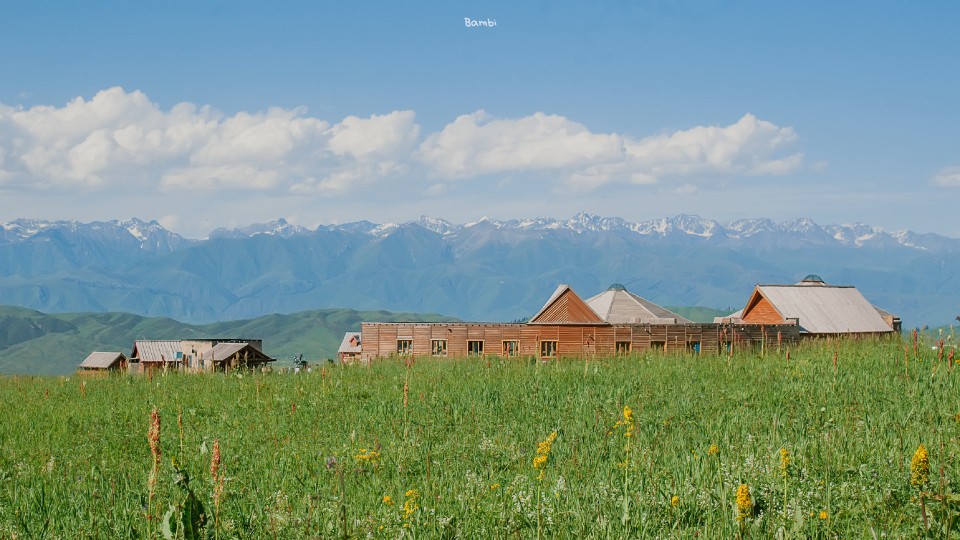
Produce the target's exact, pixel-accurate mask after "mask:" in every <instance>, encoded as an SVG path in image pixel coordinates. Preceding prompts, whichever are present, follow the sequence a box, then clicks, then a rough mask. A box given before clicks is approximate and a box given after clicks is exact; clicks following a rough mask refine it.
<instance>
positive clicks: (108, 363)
mask: <svg viewBox="0 0 960 540" xmlns="http://www.w3.org/2000/svg"><path fill="white" fill-rule="evenodd" d="M78 369H79V371H80V372H82V373H95V372H100V373H106V372H109V371H123V370H125V369H127V357H126V356H124V355H123V353H122V352H101V351H96V352H92V353H90V356H87V358H86V359H85V360H84V361H83V362H81V363H80V366H79V367H78Z"/></svg>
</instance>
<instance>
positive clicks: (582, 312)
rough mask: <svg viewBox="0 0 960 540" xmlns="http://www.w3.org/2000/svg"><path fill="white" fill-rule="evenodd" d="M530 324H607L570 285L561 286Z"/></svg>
mask: <svg viewBox="0 0 960 540" xmlns="http://www.w3.org/2000/svg"><path fill="white" fill-rule="evenodd" d="M529 324H606V323H605V322H604V320H603V319H601V318H600V316H599V315H597V314H596V312H595V311H593V309H591V308H590V306H588V305H587V304H586V302H584V301H583V299H581V298H580V297H579V296H577V293H575V292H573V289H571V288H570V286H569V285H560V286H558V287H557V290H555V291H553V294H552V295H550V299H549V300H547V303H546V304H544V305H543V307H542V308H540V311H538V312H537V314H536V315H534V316H533V317H532V318H531V319H530V322H529Z"/></svg>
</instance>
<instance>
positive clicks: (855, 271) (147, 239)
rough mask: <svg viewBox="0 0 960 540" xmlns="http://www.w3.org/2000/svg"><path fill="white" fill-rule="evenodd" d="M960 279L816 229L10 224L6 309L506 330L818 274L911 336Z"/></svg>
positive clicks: (948, 241) (890, 246)
mask: <svg viewBox="0 0 960 540" xmlns="http://www.w3.org/2000/svg"><path fill="white" fill-rule="evenodd" d="M957 267H960V239H953V238H948V237H944V236H940V235H936V234H930V233H915V232H912V231H897V232H893V233H888V232H885V231H883V230H882V229H880V228H878V227H873V226H870V225H866V224H852V225H826V226H820V225H817V224H816V223H815V222H814V221H813V220H811V219H808V218H800V219H796V220H789V221H783V222H780V223H776V222H774V221H772V220H769V219H764V218H760V219H740V220H733V221H730V222H728V223H726V224H721V223H719V222H717V221H714V220H709V219H703V218H700V217H697V216H690V215H679V216H674V217H671V218H659V219H654V220H647V221H640V222H630V221H627V220H624V219H621V218H615V217H614V218H610V217H601V216H594V215H590V214H586V213H580V214H577V215H575V216H573V217H571V218H568V219H554V218H521V219H513V220H502V221H501V220H493V219H489V218H484V219H480V220H477V221H474V222H471V223H464V224H454V223H451V222H448V221H445V220H442V219H438V218H430V217H426V216H421V217H420V218H418V219H416V220H411V221H407V222H404V223H382V224H377V223H372V222H369V221H358V222H353V223H346V224H329V225H320V226H318V227H316V228H314V229H308V228H305V227H299V226H296V225H293V224H290V223H288V222H287V221H285V220H282V219H281V220H276V221H273V222H269V223H265V224H253V225H249V226H245V227H241V228H238V229H218V230H215V231H212V232H211V234H210V235H209V236H208V237H207V238H206V239H199V240H197V239H188V238H184V237H182V236H180V235H177V234H176V233H173V232H170V231H167V230H166V229H164V228H163V227H162V226H160V225H159V224H158V223H156V222H144V221H141V220H138V219H135V218H134V219H129V220H122V221H121V220H114V221H107V222H93V223H90V224H82V223H79V222H75V221H54V222H44V221H42V220H26V219H21V220H15V221H13V222H10V223H6V224H3V225H0V304H8V305H18V306H23V307H27V308H31V309H37V310H39V311H42V312H46V313H58V312H82V311H122V312H129V313H136V314H140V315H144V316H168V317H172V318H175V319H178V320H183V321H187V322H192V323H204V322H212V321H218V320H225V319H244V318H253V317H258V316H261V315H264V314H268V313H291V312H297V311H303V310H307V309H320V308H333V307H339V306H350V307H352V308H355V309H365V310H370V309H373V310H378V309H386V310H391V311H416V312H433V313H445V314H448V315H450V316H453V317H457V318H460V319H463V320H477V321H506V320H515V319H517V318H518V317H522V316H523V315H525V314H529V313H533V312H536V310H537V309H539V307H540V306H541V305H542V303H543V299H544V298H546V297H547V296H549V294H550V292H551V291H552V290H553V288H555V287H556V285H557V284H558V283H568V284H570V285H571V286H573V287H574V289H575V290H577V292H578V293H580V294H582V295H584V296H585V297H586V296H591V295H593V294H596V293H597V292H600V291H602V290H604V289H605V288H606V287H607V286H608V285H609V284H610V283H614V282H616V283H623V284H625V285H626V286H627V287H628V288H629V289H630V290H631V291H632V292H634V293H636V294H639V295H640V296H643V297H645V298H648V299H649V300H651V301H653V302H656V303H658V304H661V305H688V306H709V307H716V306H736V307H737V308H739V307H742V304H743V303H744V302H745V301H746V298H747V296H748V295H749V294H750V292H751V291H752V289H753V286H754V285H755V284H757V283H792V282H795V281H797V280H799V279H800V278H802V277H803V276H805V275H807V274H811V273H813V274H819V275H821V276H823V278H824V279H825V280H826V281H827V282H829V283H834V284H844V285H850V284H852V285H856V286H857V287H858V288H859V289H860V290H861V292H863V293H864V295H865V296H866V297H867V298H868V299H869V300H871V302H873V303H874V304H876V305H878V306H880V307H882V308H884V309H886V310H888V311H891V312H893V313H896V314H898V315H900V316H901V317H902V318H903V320H904V325H905V327H909V326H910V325H917V326H920V325H923V324H929V325H931V326H939V325H942V324H945V323H946V322H948V321H952V320H953V318H954V316H955V315H956V313H955V311H956V306H957V305H958V304H960V278H958V276H957V275H956V272H954V271H953V269H955V268H957Z"/></svg>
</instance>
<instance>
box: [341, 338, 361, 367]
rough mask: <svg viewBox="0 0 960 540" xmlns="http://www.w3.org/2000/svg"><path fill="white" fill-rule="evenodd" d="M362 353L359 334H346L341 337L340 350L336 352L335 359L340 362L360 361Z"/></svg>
mask: <svg viewBox="0 0 960 540" xmlns="http://www.w3.org/2000/svg"><path fill="white" fill-rule="evenodd" d="M362 351H363V348H362V346H361V342H360V332H347V333H346V334H344V335H343V340H342V341H341V342H340V348H339V349H338V350H337V359H338V360H339V361H340V362H353V361H355V360H360V355H361V353H362Z"/></svg>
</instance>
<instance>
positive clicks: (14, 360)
mask: <svg viewBox="0 0 960 540" xmlns="http://www.w3.org/2000/svg"><path fill="white" fill-rule="evenodd" d="M450 320H455V319H452V318H450V317H443V316H441V315H435V314H416V313H391V312H388V311H355V310H352V309H320V310H312V311H301V312H299V313H292V314H288V315H277V314H274V315H265V316H263V317H258V318H256V319H248V320H239V321H228V322H218V323H212V324H186V323H182V322H179V321H175V320H173V319H168V318H166V317H141V316H139V315H132V314H129V313H62V314H45V313H40V312H39V311H33V310H30V309H24V308H20V307H11V306H0V373H7V374H30V375H67V374H70V373H73V371H74V370H76V367H77V365H78V364H80V362H82V361H83V359H84V358H86V357H87V355H88V354H90V353H91V352H93V351H120V352H123V353H124V354H126V355H129V354H130V352H131V350H132V349H133V341H134V340H135V339H187V338H226V337H238V338H250V339H262V340H263V348H264V352H266V353H267V354H268V355H270V356H272V357H274V358H276V359H278V360H279V361H280V365H282V364H290V363H291V361H292V359H293V356H294V355H296V354H301V353H302V354H303V355H304V359H305V360H307V361H311V362H315V361H319V360H323V359H325V358H334V357H335V356H336V352H337V349H338V348H339V346H340V340H341V339H342V338H343V334H344V332H347V331H349V330H360V322H361V321H383V322H395V321H424V322H436V321H450Z"/></svg>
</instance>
